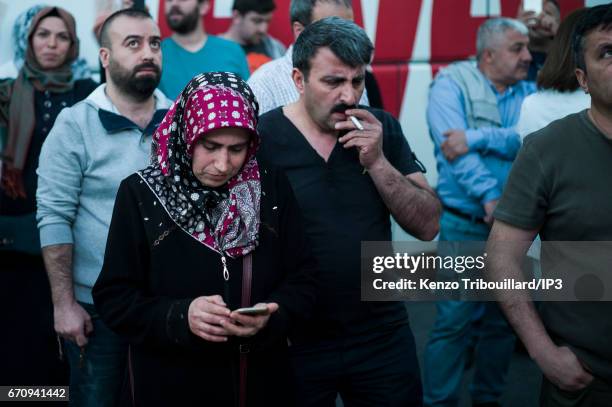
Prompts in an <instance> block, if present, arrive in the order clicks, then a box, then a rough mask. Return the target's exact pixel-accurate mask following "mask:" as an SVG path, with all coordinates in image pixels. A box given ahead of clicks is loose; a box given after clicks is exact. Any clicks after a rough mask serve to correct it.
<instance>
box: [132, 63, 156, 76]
mask: <svg viewBox="0 0 612 407" xmlns="http://www.w3.org/2000/svg"><path fill="white" fill-rule="evenodd" d="M145 69H151V70H153V71H154V72H155V73H156V74H158V75H159V72H160V69H159V66H157V65H155V64H154V63H152V62H145V63H142V64H140V65H136V66H135V67H134V73H136V72H140V71H142V70H145Z"/></svg>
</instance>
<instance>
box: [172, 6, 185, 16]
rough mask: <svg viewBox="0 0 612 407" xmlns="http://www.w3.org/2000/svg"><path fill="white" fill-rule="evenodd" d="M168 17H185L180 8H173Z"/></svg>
mask: <svg viewBox="0 0 612 407" xmlns="http://www.w3.org/2000/svg"><path fill="white" fill-rule="evenodd" d="M168 15H169V16H172V15H178V16H182V15H183V13H181V10H179V9H178V8H176V7H172V8H171V9H170V11H169V12H168Z"/></svg>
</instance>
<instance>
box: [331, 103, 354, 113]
mask: <svg viewBox="0 0 612 407" xmlns="http://www.w3.org/2000/svg"><path fill="white" fill-rule="evenodd" d="M354 108H355V106H354V105H347V104H345V103H340V104H337V105H336V106H334V107H333V108H332V110H331V112H332V113H344V112H346V111H347V110H348V109H354Z"/></svg>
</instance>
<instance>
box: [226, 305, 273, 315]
mask: <svg viewBox="0 0 612 407" xmlns="http://www.w3.org/2000/svg"><path fill="white" fill-rule="evenodd" d="M234 312H237V313H239V314H242V315H253V316H257V315H264V314H267V313H268V307H266V306H265V305H257V306H255V307H246V308H238V309H237V310H235V311H234Z"/></svg>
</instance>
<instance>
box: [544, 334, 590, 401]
mask: <svg viewBox="0 0 612 407" xmlns="http://www.w3.org/2000/svg"><path fill="white" fill-rule="evenodd" d="M534 360H535V362H536V363H537V364H538V366H540V369H542V373H544V375H545V376H546V378H547V379H548V380H550V381H551V382H552V383H553V384H554V385H555V386H557V387H558V388H560V389H561V390H565V391H578V390H582V389H584V388H585V387H586V386H588V385H589V384H590V383H591V382H592V381H593V375H592V374H590V373H589V372H588V371H587V370H586V369H585V368H584V366H583V365H582V363H580V361H579V360H578V358H577V357H576V354H575V353H574V352H572V350H571V349H570V348H568V347H567V346H556V345H553V346H552V348H550V349H548V350H546V351H544V352H539V354H537V355H535V357H534Z"/></svg>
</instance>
